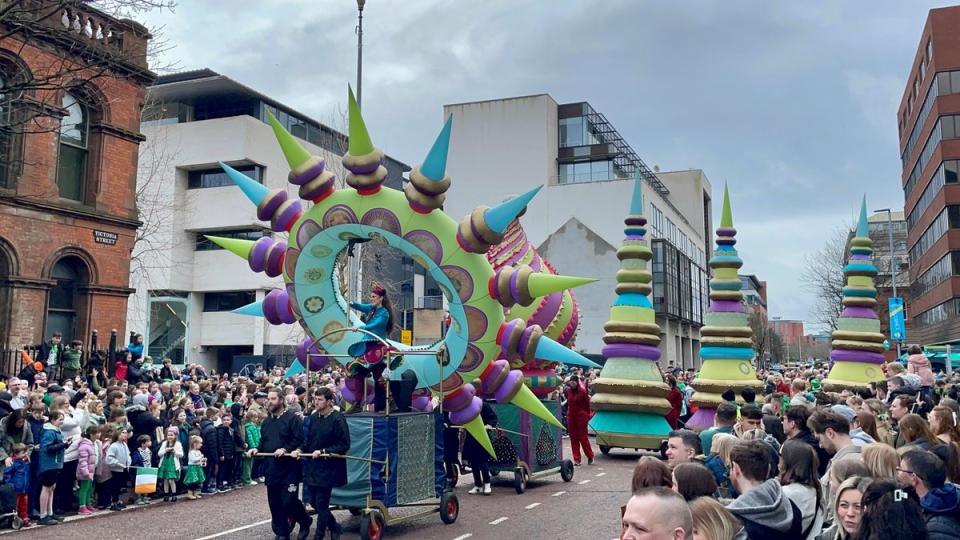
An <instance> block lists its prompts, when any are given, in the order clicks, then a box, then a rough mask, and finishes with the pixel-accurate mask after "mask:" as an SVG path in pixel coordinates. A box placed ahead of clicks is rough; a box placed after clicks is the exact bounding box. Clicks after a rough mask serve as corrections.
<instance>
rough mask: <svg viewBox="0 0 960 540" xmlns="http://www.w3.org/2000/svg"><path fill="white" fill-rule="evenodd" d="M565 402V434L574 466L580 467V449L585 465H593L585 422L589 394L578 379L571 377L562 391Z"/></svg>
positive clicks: (588, 414)
mask: <svg viewBox="0 0 960 540" xmlns="http://www.w3.org/2000/svg"><path fill="white" fill-rule="evenodd" d="M563 397H564V398H565V399H566V400H567V433H569V434H570V449H571V450H572V451H573V463H574V465H580V447H583V453H584V454H586V455H587V464H588V465H593V448H591V447H590V439H588V438H587V421H589V420H590V394H589V393H588V392H587V389H586V387H585V386H583V385H582V384H580V378H579V377H577V376H576V375H572V376H571V377H570V379H569V380H567V384H566V388H564V389H563Z"/></svg>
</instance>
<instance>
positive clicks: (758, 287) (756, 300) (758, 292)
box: [740, 274, 767, 321]
mask: <svg viewBox="0 0 960 540" xmlns="http://www.w3.org/2000/svg"><path fill="white" fill-rule="evenodd" d="M740 283H741V284H742V286H743V289H741V290H742V291H743V303H744V304H747V305H748V306H750V308H751V309H752V310H753V311H755V312H759V313H761V314H762V317H763V320H764V321H766V320H767V282H766V281H760V278H758V277H757V276H755V275H754V274H740Z"/></svg>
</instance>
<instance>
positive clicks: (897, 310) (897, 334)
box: [888, 296, 907, 341]
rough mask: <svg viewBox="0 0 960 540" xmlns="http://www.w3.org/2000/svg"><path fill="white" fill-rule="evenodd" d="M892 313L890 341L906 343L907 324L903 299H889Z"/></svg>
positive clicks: (898, 297) (897, 297)
mask: <svg viewBox="0 0 960 540" xmlns="http://www.w3.org/2000/svg"><path fill="white" fill-rule="evenodd" d="M888 307H889V311H890V339H892V340H894V341H904V340H905V339H907V330H906V323H905V322H904V314H903V298H902V297H900V296H895V297H892V298H890V299H889V301H888Z"/></svg>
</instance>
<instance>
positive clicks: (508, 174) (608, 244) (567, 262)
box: [444, 94, 711, 367]
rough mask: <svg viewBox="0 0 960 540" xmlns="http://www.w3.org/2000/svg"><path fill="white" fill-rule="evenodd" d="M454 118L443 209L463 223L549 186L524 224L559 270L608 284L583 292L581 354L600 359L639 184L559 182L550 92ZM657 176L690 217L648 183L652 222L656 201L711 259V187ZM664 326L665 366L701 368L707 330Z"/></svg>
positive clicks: (472, 107) (699, 179)
mask: <svg viewBox="0 0 960 540" xmlns="http://www.w3.org/2000/svg"><path fill="white" fill-rule="evenodd" d="M450 114H452V115H453V131H452V136H451V144H450V154H449V157H448V161H447V171H448V173H449V174H450V177H451V179H452V185H451V187H450V191H448V192H447V199H446V203H445V205H444V209H445V210H446V211H447V212H448V213H449V214H450V215H451V216H453V217H454V218H456V219H458V220H459V219H460V218H462V217H463V216H465V215H467V214H468V213H469V212H470V211H471V210H473V208H475V207H476V206H477V205H480V204H485V205H488V206H492V205H494V204H496V203H498V202H500V201H501V200H503V198H504V197H505V196H506V195H508V194H514V193H523V192H525V191H528V190H530V189H533V188H534V187H536V186H538V185H544V186H545V187H544V188H543V189H542V190H541V191H540V194H539V195H538V196H537V197H536V198H535V199H534V200H533V202H532V203H531V204H530V206H529V208H528V211H527V213H526V215H525V216H524V217H523V218H521V223H522V224H523V227H524V230H525V231H526V233H527V237H528V238H529V239H530V241H531V242H532V243H533V244H534V245H537V246H541V254H542V255H544V256H545V257H546V258H547V259H548V260H549V261H550V262H551V264H552V265H553V266H554V267H555V268H556V269H557V271H558V272H561V273H564V274H570V275H579V276H589V277H594V278H599V279H600V280H601V281H600V282H598V283H595V284H592V285H588V286H586V287H581V288H579V289H577V290H576V291H575V293H576V296H577V300H578V302H579V304H580V307H581V310H582V312H583V318H582V326H581V330H580V334H579V337H578V339H577V348H578V349H585V350H586V351H587V352H590V353H599V352H600V349H601V348H602V346H603V343H602V341H601V339H600V338H601V337H602V335H603V329H602V327H603V324H604V323H605V322H606V321H607V319H608V317H609V309H610V304H611V303H612V302H613V299H614V296H615V295H614V292H613V290H614V286H615V284H616V283H615V280H614V276H615V274H616V271H617V270H618V269H619V263H618V261H617V259H616V247H617V246H619V245H620V244H621V242H622V241H623V227H624V225H623V218H624V216H626V214H627V213H628V211H629V208H630V200H631V196H632V193H633V180H632V179H627V180H614V181H609V182H592V183H578V184H564V185H559V184H557V182H556V180H557V175H558V169H557V153H558V146H559V133H558V120H557V102H556V101H554V100H553V98H552V97H550V96H549V95H547V94H540V95H535V96H527V97H519V98H510V99H503V100H491V101H483V102H476V103H463V104H455V105H446V106H444V116H445V117H446V116H447V115H450ZM615 123H616V122H615V119H614V124H615ZM658 178H660V180H661V182H663V183H664V184H665V185H666V186H667V188H668V189H669V190H670V195H669V200H670V202H671V203H673V206H674V207H675V208H676V209H677V210H679V211H680V212H682V214H683V217H684V218H686V219H685V220H684V219H683V218H681V215H680V214H678V212H677V210H674V209H673V208H671V206H670V204H668V203H667V201H666V200H665V199H664V197H663V196H661V195H660V194H659V193H658V192H656V191H655V190H654V189H653V188H652V187H651V186H650V185H648V184H647V183H644V184H643V185H642V190H643V197H644V201H645V205H644V208H645V214H646V215H647V217H648V218H649V217H650V204H651V203H652V204H655V205H656V206H657V207H658V208H659V209H660V210H661V211H662V212H663V214H664V217H666V218H669V219H670V220H671V221H673V222H674V223H675V224H676V225H677V227H678V228H679V229H680V230H681V231H683V232H684V233H685V234H686V235H687V236H688V237H689V238H691V239H693V240H694V242H695V243H696V244H697V246H698V247H700V248H701V249H703V250H704V252H705V253H707V252H708V251H709V250H708V249H707V243H708V242H709V238H704V230H705V228H704V223H703V221H704V219H703V215H704V211H703V192H704V190H705V191H706V192H707V193H708V194H709V193H710V192H711V186H710V182H709V180H707V178H706V175H704V174H703V172H702V171H700V170H690V171H676V172H670V173H658ZM571 220H573V221H571ZM596 237H599V238H596ZM658 322H659V323H661V328H662V329H663V330H664V332H665V335H664V339H663V342H662V344H661V350H663V351H664V359H665V360H666V359H675V361H676V364H677V365H682V363H683V362H682V359H683V358H685V357H686V358H687V366H688V367H692V362H693V361H694V360H693V359H694V358H696V354H695V351H696V350H698V348H697V343H698V342H699V339H700V336H699V331H698V330H696V329H693V328H690V326H689V325H681V324H679V323H676V322H671V323H670V324H667V321H666V320H663V321H660V320H658ZM691 351H694V352H693V356H692V358H691ZM665 365H666V364H665Z"/></svg>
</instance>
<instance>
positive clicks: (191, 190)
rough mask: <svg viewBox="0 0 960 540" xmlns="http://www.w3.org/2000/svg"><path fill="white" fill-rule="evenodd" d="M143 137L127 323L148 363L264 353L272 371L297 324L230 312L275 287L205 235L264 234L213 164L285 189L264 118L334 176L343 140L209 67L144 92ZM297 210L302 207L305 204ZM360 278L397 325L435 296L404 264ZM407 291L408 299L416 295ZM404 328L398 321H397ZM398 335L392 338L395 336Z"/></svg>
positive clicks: (218, 361)
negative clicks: (379, 284)
mask: <svg viewBox="0 0 960 540" xmlns="http://www.w3.org/2000/svg"><path fill="white" fill-rule="evenodd" d="M148 97H149V105H148V107H147V109H146V110H145V112H144V119H143V123H142V126H141V129H142V131H143V133H144V135H146V137H147V141H146V142H145V143H144V144H143V145H142V147H141V170H140V174H139V177H138V190H139V191H140V192H141V194H142V195H141V198H142V201H141V206H143V208H142V212H143V214H142V215H143V220H144V222H145V226H144V228H143V229H141V234H142V235H144V236H147V237H148V241H147V243H146V244H144V250H143V251H141V252H140V253H136V252H135V258H139V259H140V260H139V261H138V264H139V265H140V266H141V268H140V270H141V271H140V272H136V273H134V276H133V278H132V281H133V283H131V286H133V287H135V288H136V290H137V292H136V294H135V295H134V297H133V298H132V300H131V302H130V305H129V310H128V318H129V321H130V328H131V329H132V330H135V331H139V332H142V333H143V334H144V335H145V337H146V342H147V344H148V347H147V350H148V354H150V355H152V356H154V357H155V358H159V357H164V356H169V357H171V358H172V359H173V360H174V362H175V363H183V362H186V361H189V362H199V363H201V364H205V365H207V366H210V367H214V368H217V369H219V370H227V369H230V370H233V371H236V370H237V364H236V361H235V360H234V358H235V357H237V356H247V355H257V356H260V355H263V358H262V359H263V360H266V361H267V362H270V361H271V360H277V359H278V358H280V357H288V358H289V357H290V356H292V346H293V345H295V344H296V343H297V342H298V341H299V340H301V339H303V334H302V331H301V330H300V327H299V326H297V325H290V326H271V325H270V324H269V323H267V322H266V321H265V320H264V319H262V318H253V317H246V316H242V315H235V314H232V313H230V311H231V310H233V309H235V308H237V307H240V306H243V305H245V304H248V303H250V302H253V301H255V300H259V299H262V298H263V297H264V295H265V293H266V291H268V290H269V289H271V288H275V287H279V286H280V285H281V284H282V281H281V278H279V277H278V278H268V277H267V276H266V275H265V274H262V273H260V274H258V273H254V272H252V271H250V269H249V267H248V265H247V263H246V262H245V261H243V260H242V259H240V258H239V257H237V256H235V255H233V254H232V253H230V252H229V251H226V250H224V249H220V248H219V247H218V246H217V245H216V244H213V243H212V242H210V241H208V240H206V239H205V238H204V237H203V235H204V234H211V235H216V236H222V237H230V238H243V239H251V240H253V239H257V238H260V237H261V236H265V235H273V236H275V237H280V235H277V234H275V233H272V232H271V231H270V229H269V223H265V222H261V221H258V220H257V217H256V208H255V207H254V206H253V205H252V204H251V203H250V202H249V201H248V200H247V199H246V197H245V196H244V195H243V193H242V192H241V191H240V190H239V189H237V188H236V187H235V186H234V185H233V183H232V182H231V181H230V180H229V179H228V178H227V176H226V174H225V173H223V171H222V170H221V169H220V168H219V166H218V165H217V162H219V161H222V162H224V163H227V164H229V165H231V166H233V167H234V168H235V169H237V170H238V171H240V172H243V173H244V174H247V175H248V176H250V177H251V178H254V179H255V180H257V181H259V182H262V183H263V184H265V185H267V186H269V187H270V188H276V187H286V188H287V190H288V191H289V193H290V194H291V195H292V196H293V197H297V192H296V189H294V188H295V187H296V186H292V185H290V184H288V182H287V174H288V173H289V167H288V166H287V163H286V160H285V159H284V157H283V154H282V152H281V150H280V147H279V145H278V144H277V143H276V140H275V139H274V135H273V130H272V129H271V127H270V126H269V125H268V124H267V123H266V120H267V116H266V114H267V111H268V110H269V111H271V112H272V113H273V114H274V115H275V116H276V117H277V119H278V120H279V121H280V122H281V123H282V124H284V125H285V126H286V127H287V129H288V130H289V131H290V132H291V133H292V134H293V135H294V136H296V137H299V138H300V139H301V140H302V142H303V144H304V146H305V147H306V148H307V149H308V150H309V151H310V152H311V153H314V154H317V155H320V156H322V157H323V158H324V159H325V160H326V162H327V167H328V168H331V169H332V170H334V172H336V173H337V176H338V178H340V179H342V178H343V174H342V166H341V164H340V156H341V154H342V153H343V152H344V151H345V149H346V136H345V135H343V134H341V133H339V132H337V131H336V130H334V129H331V128H330V127H327V126H324V125H322V124H320V123H319V122H317V121H315V120H313V119H311V118H308V117H307V116H305V115H303V114H300V113H298V112H297V111H296V110H294V109H292V108H290V107H289V106H287V105H284V104H282V103H279V102H277V101H276V100H273V99H271V98H269V97H268V96H264V95H262V94H260V93H259V92H257V91H255V90H253V89H251V88H248V87H246V86H244V85H242V84H240V83H238V82H236V81H234V80H232V79H230V78H228V77H225V76H223V75H220V74H218V73H215V72H213V71H211V70H208V69H203V70H199V71H191V72H186V73H180V74H175V75H169V76H164V77H161V78H160V79H159V80H158V81H157V84H156V85H155V86H153V87H151V88H150V90H149V94H148ZM386 167H387V170H388V172H389V176H388V179H387V181H386V184H387V185H389V186H391V187H397V188H398V187H400V186H401V182H402V174H403V173H404V172H405V171H407V170H409V167H407V166H406V165H404V164H403V163H400V162H399V161H396V160H394V159H392V158H387V162H386ZM305 204H306V207H309V206H310V204H311V203H309V202H306V203H305ZM376 264H377V265H379V267H377V268H375V269H371V271H370V272H369V273H371V274H376V275H377V276H378V277H379V279H380V280H383V281H384V282H389V283H391V284H393V285H395V288H394V289H393V290H392V291H391V296H392V297H393V301H394V306H395V307H394V309H395V310H396V316H397V318H398V323H400V325H405V327H406V328H410V327H411V325H412V323H413V318H414V317H413V308H414V303H415V302H414V300H415V296H416V297H419V298H420V303H421V304H422V303H423V302H424V301H423V297H425V296H426V297H430V296H439V294H440V292H439V291H429V290H426V289H425V285H424V280H423V277H422V276H419V277H420V279H417V278H416V277H415V270H414V266H415V265H414V264H413V263H412V261H410V260H402V258H400V257H398V258H397V260H396V261H392V262H391V261H383V262H382V264H381V262H380V261H378V262H377V263H376ZM415 289H417V291H418V292H417V293H416V294H415V292H414V291H415ZM399 319H402V320H399ZM397 337H399V336H397Z"/></svg>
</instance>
